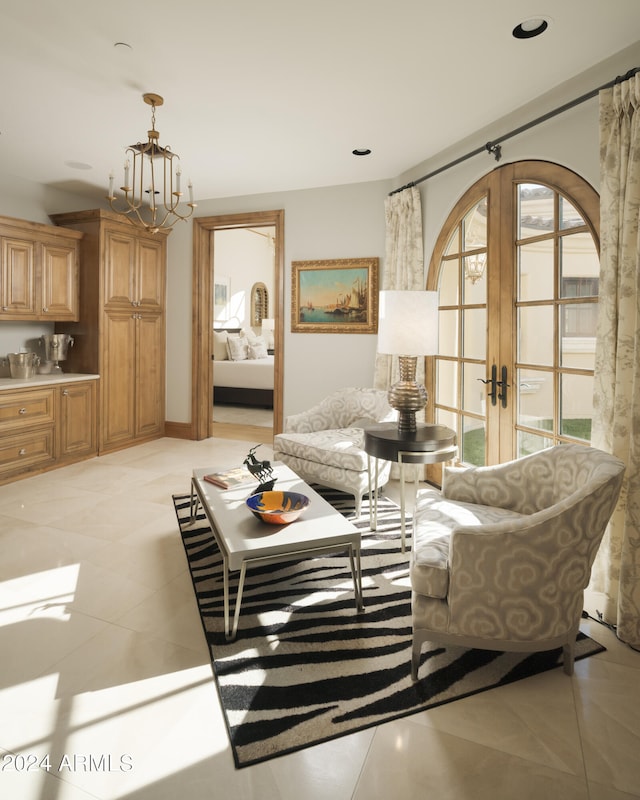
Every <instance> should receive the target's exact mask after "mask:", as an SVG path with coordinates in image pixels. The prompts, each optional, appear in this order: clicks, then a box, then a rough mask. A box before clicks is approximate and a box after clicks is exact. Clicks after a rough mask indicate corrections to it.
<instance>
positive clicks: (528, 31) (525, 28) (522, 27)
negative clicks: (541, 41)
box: [511, 17, 549, 39]
mask: <svg viewBox="0 0 640 800" xmlns="http://www.w3.org/2000/svg"><path fill="white" fill-rule="evenodd" d="M548 27H549V23H548V22H547V20H546V19H542V17H532V18H531V19H526V20H525V21H524V22H521V23H520V24H519V25H516V27H515V28H514V29H513V30H512V31H511V35H512V36H513V37H514V38H515V39H533V37H534V36H540V34H541V33H544V32H545V31H546V30H547V28H548Z"/></svg>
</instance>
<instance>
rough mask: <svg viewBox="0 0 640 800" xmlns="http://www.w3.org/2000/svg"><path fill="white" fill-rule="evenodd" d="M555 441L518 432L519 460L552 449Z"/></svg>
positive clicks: (533, 434) (525, 432) (526, 432)
mask: <svg viewBox="0 0 640 800" xmlns="http://www.w3.org/2000/svg"><path fill="white" fill-rule="evenodd" d="M552 444H553V439H548V438H546V437H545V436H537V435H536V434H535V433H529V432H528V431H518V456H517V457H518V458H522V456H528V455H529V454H530V453H537V452H538V451H539V450H544V449H545V448H547V447H551V445H552Z"/></svg>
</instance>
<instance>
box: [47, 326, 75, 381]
mask: <svg viewBox="0 0 640 800" xmlns="http://www.w3.org/2000/svg"><path fill="white" fill-rule="evenodd" d="M40 339H41V341H42V343H43V344H44V357H45V360H46V361H52V362H53V368H52V371H53V372H62V367H61V366H60V361H65V360H66V358H67V351H68V349H69V347H73V336H69V334H68V333H49V334H47V335H46V336H41V337H40Z"/></svg>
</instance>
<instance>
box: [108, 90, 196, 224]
mask: <svg viewBox="0 0 640 800" xmlns="http://www.w3.org/2000/svg"><path fill="white" fill-rule="evenodd" d="M142 97H143V99H144V102H145V103H147V105H150V106H151V130H150V131H147V135H148V141H147V142H138V144H132V145H130V146H129V147H128V148H127V151H126V156H127V157H126V161H125V164H124V186H121V187H120V189H121V190H122V191H123V192H124V202H125V203H126V207H124V208H118V207H117V205H116V200H117V198H116V196H115V195H114V193H113V182H114V175H113V173H111V175H109V194H108V196H107V200H108V201H109V205H110V206H111V208H112V210H113V211H115V212H116V213H117V214H123V215H124V216H129V215H131V216H129V219H130V220H131V222H133V223H134V224H136V219H137V223H138V224H140V225H142V226H143V227H144V228H146V229H147V230H148V231H150V232H151V233H157V232H158V231H159V230H160V228H163V227H166V228H171V227H173V225H175V223H176V222H177V221H178V220H179V219H181V220H185V219H188V218H189V217H190V216H191V215H192V214H193V209H194V208H196V206H197V204H196V203H194V202H193V184H192V183H191V181H189V184H188V186H187V188H188V190H189V202H188V203H187V208H188V210H185V209H184V206H183V207H182V210H181V209H180V200H181V198H182V191H181V190H180V179H181V176H182V173H181V171H180V157H179V156H178V155H177V154H176V153H173V152H172V151H171V148H170V147H161V146H160V143H159V139H160V133H159V131H157V130H156V106H161V105H162V104H163V103H164V100H163V99H162V97H160V95H159V94H150V93H148V94H143V95H142ZM174 162H175V164H174ZM174 167H175V170H174ZM160 186H162V199H161V200H159V201H157V200H156V195H157V194H160V191H159V189H160ZM145 195H147V196H148V198H147V200H148V205H147V204H146V203H145V202H144V198H145ZM183 212H184V213H183Z"/></svg>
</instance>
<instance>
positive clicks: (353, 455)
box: [273, 388, 397, 517]
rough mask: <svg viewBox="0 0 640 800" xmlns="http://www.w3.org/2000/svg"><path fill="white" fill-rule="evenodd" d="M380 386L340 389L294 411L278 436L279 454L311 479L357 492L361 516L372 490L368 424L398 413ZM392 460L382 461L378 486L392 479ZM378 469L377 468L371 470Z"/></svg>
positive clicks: (275, 442)
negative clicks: (366, 436)
mask: <svg viewBox="0 0 640 800" xmlns="http://www.w3.org/2000/svg"><path fill="white" fill-rule="evenodd" d="M396 414H397V412H395V411H394V410H393V409H392V408H391V406H390V405H389V403H388V402H387V392H386V391H382V390H380V389H369V388H365V389H359V388H348V389H340V390H338V391H337V392H334V393H333V394H331V395H329V396H328V397H326V398H325V399H324V400H322V401H321V402H320V403H318V404H317V405H315V406H313V407H312V408H310V409H308V410H307V411H303V412H302V413H301V414H294V415H292V416H289V417H287V418H286V419H285V421H284V430H283V432H282V433H279V434H277V435H276V436H274V438H273V455H274V459H275V460H276V461H283V462H284V463H285V464H287V465H288V466H289V467H291V469H292V470H293V471H294V472H296V473H297V474H298V475H299V476H300V477H301V478H302V479H303V480H305V481H307V483H318V484H320V485H321V486H328V487H330V488H333V489H340V490H341V491H343V492H347V493H348V494H352V495H353V496H354V497H355V501H356V516H358V517H359V516H360V511H361V506H362V497H363V495H364V494H365V493H366V492H367V491H368V472H367V455H366V453H365V452H364V449H363V448H364V433H363V430H362V429H363V428H364V427H366V426H367V425H370V424H371V423H373V422H384V421H388V420H392V419H395V415H396ZM390 470H391V464H390V462H388V461H381V462H380V464H379V467H378V482H377V486H375V487H374V488H375V489H378V488H380V487H381V486H384V485H385V484H386V483H387V481H388V480H389V472H390ZM371 471H372V473H374V472H375V470H371Z"/></svg>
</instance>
